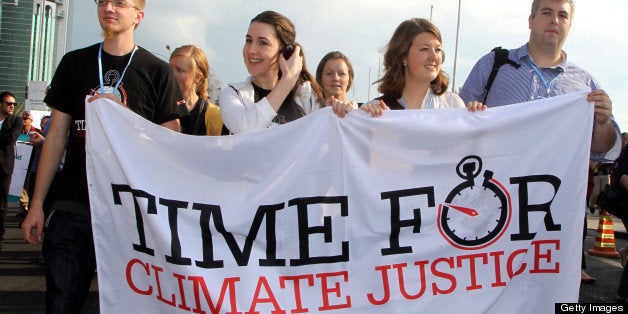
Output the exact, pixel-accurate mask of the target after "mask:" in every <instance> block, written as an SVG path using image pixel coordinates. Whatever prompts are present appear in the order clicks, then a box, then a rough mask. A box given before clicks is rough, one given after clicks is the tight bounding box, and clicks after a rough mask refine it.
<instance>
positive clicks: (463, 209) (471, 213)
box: [443, 204, 478, 217]
mask: <svg viewBox="0 0 628 314" xmlns="http://www.w3.org/2000/svg"><path fill="white" fill-rule="evenodd" d="M443 205H445V206H447V207H450V208H453V209H455V210H457V211H459V212H461V213H463V214H467V215H469V216H471V217H475V216H477V215H478V211H477V210H475V209H473V208H469V207H462V206H458V205H452V204H443Z"/></svg>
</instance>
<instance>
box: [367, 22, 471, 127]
mask: <svg viewBox="0 0 628 314" xmlns="http://www.w3.org/2000/svg"><path fill="white" fill-rule="evenodd" d="M444 59H445V53H444V51H443V48H442V38H441V34H440V31H439V30H438V28H437V27H436V25H434V24H433V23H432V22H430V21H428V20H426V19H421V18H413V19H409V20H406V21H403V22H402V23H401V24H400V25H399V26H398V27H397V29H396V30H395V32H394V34H393V36H392V38H391V39H390V41H389V42H388V45H387V46H386V52H385V54H384V76H383V77H382V78H381V79H380V80H378V81H377V82H379V83H380V85H379V89H378V90H379V92H380V93H382V94H383V96H381V97H378V98H376V99H375V101H370V102H368V103H367V104H365V105H364V106H362V107H360V109H362V110H365V111H367V112H369V113H371V115H373V116H379V115H381V114H382V112H383V110H387V109H437V108H451V107H465V106H464V103H463V101H462V99H460V97H458V95H456V94H454V93H451V92H448V91H447V87H448V86H449V80H448V78H447V75H446V74H445V72H444V71H443V70H442V69H441V65H442V63H443V61H444Z"/></svg>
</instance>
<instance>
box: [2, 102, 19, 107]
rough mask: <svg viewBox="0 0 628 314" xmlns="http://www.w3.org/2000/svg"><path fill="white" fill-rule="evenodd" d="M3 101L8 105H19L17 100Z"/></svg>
mask: <svg viewBox="0 0 628 314" xmlns="http://www.w3.org/2000/svg"><path fill="white" fill-rule="evenodd" d="M2 103H3V104H7V106H15V105H17V103H16V102H10V101H3V102H2Z"/></svg>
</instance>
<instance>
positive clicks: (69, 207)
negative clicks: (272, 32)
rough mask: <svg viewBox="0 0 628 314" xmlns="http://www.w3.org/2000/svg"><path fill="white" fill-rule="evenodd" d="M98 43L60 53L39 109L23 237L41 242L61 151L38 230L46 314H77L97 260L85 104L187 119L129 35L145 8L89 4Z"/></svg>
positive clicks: (167, 81)
mask: <svg viewBox="0 0 628 314" xmlns="http://www.w3.org/2000/svg"><path fill="white" fill-rule="evenodd" d="M95 3H96V5H97V9H98V10H97V11H98V21H99V22H100V26H101V28H102V30H103V36H104V41H103V42H101V43H97V44H95V45H92V46H89V47H86V48H83V49H78V50H75V51H72V52H69V53H67V54H66V55H65V56H64V57H63V59H62V60H61V62H60V64H59V66H58V67H57V70H56V72H55V75H54V77H53V79H52V82H51V84H50V90H49V91H48V92H47V94H46V97H45V99H44V102H46V104H47V105H48V106H50V107H52V108H53V111H52V120H51V124H50V128H49V131H48V134H47V136H46V144H45V145H44V146H43V149H42V154H41V157H40V162H39V166H38V170H37V179H36V184H35V192H34V195H33V200H32V201H31V206H30V209H29V211H28V215H27V216H26V219H25V220H24V222H23V223H22V233H23V235H24V238H25V239H26V241H28V242H29V243H32V244H37V243H39V242H40V241H42V232H43V228H44V213H43V209H42V207H43V202H44V199H45V197H46V194H47V193H48V191H49V189H50V185H51V182H52V179H53V177H54V176H55V173H56V172H57V167H58V166H59V162H60V160H61V157H62V155H63V152H64V150H65V149H66V147H67V152H66V155H65V162H64V165H63V169H62V170H61V173H60V176H59V178H58V184H57V186H56V187H55V195H54V203H53V205H52V208H51V213H50V214H49V217H48V219H47V222H46V226H45V237H43V257H44V258H45V260H46V290H47V291H46V311H47V312H49V313H80V312H81V308H82V306H83V303H84V300H85V297H86V295H87V292H88V291H89V286H90V284H91V280H92V277H93V275H94V270H95V267H96V265H95V264H96V259H95V255H94V254H95V253H94V243H93V237H92V227H91V217H90V208H89V197H88V191H87V175H86V170H85V169H86V166H85V133H86V129H85V97H86V96H91V97H90V98H88V100H87V101H88V102H91V101H94V100H96V99H100V98H108V99H110V100H112V101H115V102H116V103H118V104H120V105H122V106H125V107H127V108H129V109H131V110H132V111H134V112H135V113H137V114H139V115H141V116H143V117H144V118H146V119H148V120H150V121H152V122H153V123H156V124H160V125H162V126H164V127H167V128H169V129H172V130H175V131H179V129H180V125H179V118H181V117H183V116H185V115H187V109H186V108H185V106H182V105H181V104H184V101H183V97H182V96H181V92H180V91H179V87H178V85H177V82H176V79H175V77H174V75H173V73H172V70H171V68H170V66H169V65H168V64H167V63H165V62H164V61H162V60H160V59H159V58H157V57H155V56H154V55H152V54H151V53H150V52H148V51H147V50H145V49H143V48H141V47H138V46H137V45H136V44H135V42H134V37H133V34H134V30H135V28H137V26H138V25H139V24H140V22H141V21H142V20H143V19H144V5H145V0H127V1H111V0H109V1H105V0H95Z"/></svg>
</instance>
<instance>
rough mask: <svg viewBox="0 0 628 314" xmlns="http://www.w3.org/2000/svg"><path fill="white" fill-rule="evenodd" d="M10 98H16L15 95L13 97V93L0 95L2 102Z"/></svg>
mask: <svg viewBox="0 0 628 314" xmlns="http://www.w3.org/2000/svg"><path fill="white" fill-rule="evenodd" d="M8 96H11V97H13V98H15V95H13V94H12V93H11V92H6V91H5V92H2V93H0V101H4V99H5V98H7V97H8Z"/></svg>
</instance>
